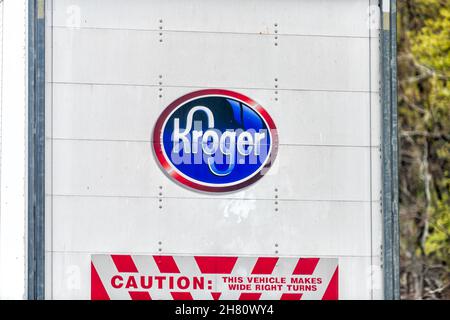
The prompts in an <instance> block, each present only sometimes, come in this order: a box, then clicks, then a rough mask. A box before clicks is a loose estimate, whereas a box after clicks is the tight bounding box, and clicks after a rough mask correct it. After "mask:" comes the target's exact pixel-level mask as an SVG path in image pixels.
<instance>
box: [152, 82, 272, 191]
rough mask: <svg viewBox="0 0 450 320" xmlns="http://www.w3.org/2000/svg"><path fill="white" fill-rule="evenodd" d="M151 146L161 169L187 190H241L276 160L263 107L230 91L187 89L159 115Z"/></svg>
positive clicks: (269, 124)
mask: <svg viewBox="0 0 450 320" xmlns="http://www.w3.org/2000/svg"><path fill="white" fill-rule="evenodd" d="M153 146H154V151H155V154H156V157H157V159H158V161H159V163H160V165H161V166H162V168H163V169H164V171H165V172H166V173H167V174H168V175H169V176H170V177H171V178H173V179H174V180H176V181H178V182H179V183H181V184H183V185H185V186H188V187H190V188H193V189H196V190H202V191H208V192H226V191H233V190H237V189H241V188H243V187H245V186H248V185H249V184H251V183H254V182H255V181H257V180H258V179H260V178H261V177H262V176H263V175H264V174H265V173H266V172H267V170H268V169H269V167H270V165H271V164H272V163H273V161H274V160H275V156H276V153H277V149H278V134H277V129H276V126H275V124H274V122H273V120H272V118H271V117H270V116H269V114H268V113H267V112H266V110H264V108H263V107H262V106H260V105H259V104H258V103H256V102H255V101H253V100H252V99H250V98H248V97H246V96H244V95H242V94H240V93H237V92H234V91H229V90H222V89H208V90H200V91H196V92H192V93H189V94H187V95H184V96H182V97H181V98H179V99H177V100H175V101H174V102H172V103H171V104H170V105H169V106H168V107H167V108H166V109H165V110H164V111H163V113H162V114H161V115H160V117H159V119H158V121H157V123H156V126H155V129H154V132H153Z"/></svg>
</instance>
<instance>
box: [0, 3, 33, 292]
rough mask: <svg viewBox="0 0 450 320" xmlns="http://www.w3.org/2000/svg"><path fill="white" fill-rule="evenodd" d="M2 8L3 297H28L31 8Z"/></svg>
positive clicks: (0, 157)
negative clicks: (29, 10)
mask: <svg viewBox="0 0 450 320" xmlns="http://www.w3.org/2000/svg"><path fill="white" fill-rule="evenodd" d="M0 8H1V15H2V17H1V18H0V22H1V24H2V28H1V35H0V37H1V38H2V41H1V48H0V50H1V53H0V59H1V66H2V68H1V82H0V84H1V100H0V101H1V105H0V107H1V134H0V137H1V150H0V184H1V189H0V199H1V206H0V299H24V298H26V277H27V272H26V246H25V243H26V221H27V219H26V208H27V191H26V190H27V189H26V186H27V180H26V179H27V178H26V174H27V169H26V168H27V161H26V159H27V135H26V133H27V130H28V126H27V103H26V101H27V100H26V97H27V95H26V92H27V51H26V43H27V42H26V41H27V37H26V35H27V6H26V1H24V0H3V1H2V2H1V3H0Z"/></svg>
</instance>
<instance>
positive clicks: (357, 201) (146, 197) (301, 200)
mask: <svg viewBox="0 0 450 320" xmlns="http://www.w3.org/2000/svg"><path fill="white" fill-rule="evenodd" d="M46 196H52V197H74V198H76V197H79V198H124V199H159V198H161V197H159V196H144V195H142V196H140V195H135V196H133V195H115V194H111V195H105V194H103V195H102V194H96V195H93V194H47V195H46ZM162 198H165V199H183V200H247V201H254V200H266V201H273V198H238V197H236V198H232V197H205V198H203V197H183V196H164V197H162ZM278 201H285V202H336V203H369V202H370V200H351V199H349V200H346V199H293V198H284V199H280V198H278ZM372 202H374V203H379V202H380V200H374V201H372Z"/></svg>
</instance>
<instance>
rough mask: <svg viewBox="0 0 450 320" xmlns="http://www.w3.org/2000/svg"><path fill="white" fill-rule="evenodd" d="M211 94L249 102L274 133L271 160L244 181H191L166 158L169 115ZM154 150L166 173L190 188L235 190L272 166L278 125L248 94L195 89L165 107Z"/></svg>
mask: <svg viewBox="0 0 450 320" xmlns="http://www.w3.org/2000/svg"><path fill="white" fill-rule="evenodd" d="M211 95H220V96H226V97H230V98H233V99H237V100H240V101H242V102H244V103H245V104H247V105H248V106H249V107H250V108H252V109H253V110H254V111H255V112H257V113H258V114H259V115H260V116H261V117H262V118H263V119H264V120H265V121H266V124H267V125H268V127H269V130H270V132H271V134H272V137H271V138H272V149H271V152H270V154H269V155H268V158H269V160H268V161H267V163H266V164H265V166H263V167H261V168H260V169H259V171H258V172H257V173H256V174H255V175H254V176H252V177H251V178H249V179H248V180H244V181H242V182H239V183H237V184H234V185H228V186H224V187H221V186H217V187H215V186H210V185H203V184H200V183H197V182H194V181H191V180H189V179H187V178H185V177H183V176H182V175H180V174H179V173H178V172H177V171H176V170H174V169H173V165H172V164H171V163H170V161H169V159H167V158H166V156H165V154H164V152H163V146H162V144H161V134H162V130H163V128H162V126H163V124H164V122H165V121H166V119H167V117H168V116H169V115H170V114H171V113H172V111H174V110H175V109H176V108H178V107H179V106H180V105H182V104H183V103H185V102H186V101H188V100H192V99H194V98H199V97H202V96H211ZM153 150H154V152H155V155H156V158H157V159H158V162H159V165H160V166H161V167H162V169H164V171H165V173H166V174H168V175H169V176H170V177H171V178H172V179H173V180H175V181H177V182H179V183H181V184H182V185H183V186H187V187H189V188H192V189H195V190H201V191H206V192H229V191H235V190H238V189H242V188H244V187H246V186H248V185H250V184H253V183H254V182H256V181H258V180H259V179H261V178H262V177H263V176H264V174H262V173H261V171H263V169H265V170H266V171H267V170H268V169H269V168H270V166H271V164H272V163H273V162H274V161H275V158H276V156H277V153H278V131H277V127H276V126H275V123H274V122H273V120H272V118H271V117H270V115H269V114H268V112H267V111H266V110H265V109H264V108H263V107H262V106H261V105H260V104H259V103H257V102H255V101H254V100H252V99H250V98H249V97H247V96H244V95H243V94H240V93H237V92H234V91H230V90H223V89H206V90H199V91H194V92H191V93H188V94H186V95H184V96H182V97H180V98H178V99H176V100H175V101H173V102H172V103H171V104H169V106H168V107H167V108H166V109H164V111H163V112H162V113H161V115H160V116H159V118H158V120H157V122H156V125H155V128H154V130H153Z"/></svg>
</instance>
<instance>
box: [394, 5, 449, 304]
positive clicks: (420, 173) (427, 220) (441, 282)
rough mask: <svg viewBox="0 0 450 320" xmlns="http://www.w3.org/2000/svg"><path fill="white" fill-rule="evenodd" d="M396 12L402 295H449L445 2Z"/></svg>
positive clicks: (447, 70)
mask: <svg viewBox="0 0 450 320" xmlns="http://www.w3.org/2000/svg"><path fill="white" fill-rule="evenodd" d="M398 11H399V16H398V39H397V40H398V76H399V96H398V99H399V117H400V150H401V151H400V162H401V163H400V177H399V178H400V219H401V220H400V221H401V226H400V227H401V286H402V288H401V289H402V292H401V294H402V298H407V299H450V282H449V281H450V254H449V252H450V237H449V234H450V202H449V187H450V178H449V171H450V168H449V161H450V149H449V140H450V112H449V110H450V79H449V76H450V0H412V1H398Z"/></svg>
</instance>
